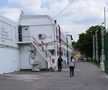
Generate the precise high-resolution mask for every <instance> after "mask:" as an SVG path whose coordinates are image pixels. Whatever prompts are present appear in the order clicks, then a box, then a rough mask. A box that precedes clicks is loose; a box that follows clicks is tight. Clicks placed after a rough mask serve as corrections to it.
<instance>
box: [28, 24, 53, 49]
mask: <svg viewBox="0 0 108 90" xmlns="http://www.w3.org/2000/svg"><path fill="white" fill-rule="evenodd" d="M29 29H30V36H33V37H35V38H36V39H37V40H39V38H38V35H39V34H44V35H45V39H43V40H42V41H43V43H48V42H51V41H54V26H53V25H47V26H30V28H29ZM39 41H40V40H39ZM47 48H48V49H54V45H53V46H52V45H48V47H47Z"/></svg>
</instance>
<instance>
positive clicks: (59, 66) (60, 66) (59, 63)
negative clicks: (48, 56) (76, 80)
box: [58, 56, 63, 71]
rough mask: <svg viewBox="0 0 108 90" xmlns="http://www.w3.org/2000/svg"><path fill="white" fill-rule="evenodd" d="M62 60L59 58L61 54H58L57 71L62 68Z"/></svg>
mask: <svg viewBox="0 0 108 90" xmlns="http://www.w3.org/2000/svg"><path fill="white" fill-rule="evenodd" d="M62 61H63V59H62V58H61V56H59V58H58V71H61V70H62Z"/></svg>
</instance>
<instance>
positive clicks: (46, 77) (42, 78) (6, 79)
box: [0, 62, 108, 90]
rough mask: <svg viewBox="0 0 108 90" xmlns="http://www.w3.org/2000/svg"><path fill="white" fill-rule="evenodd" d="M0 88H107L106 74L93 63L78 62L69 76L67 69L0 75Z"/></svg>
mask: <svg viewBox="0 0 108 90" xmlns="http://www.w3.org/2000/svg"><path fill="white" fill-rule="evenodd" d="M0 90H108V76H107V75H106V74H105V73H103V72H102V71H100V69H98V68H97V67H96V66H95V65H93V64H91V63H87V62H80V63H77V64H76V68H75V76H74V77H71V78H70V77H69V70H68V69H63V70H62V72H16V73H11V74H5V75H0Z"/></svg>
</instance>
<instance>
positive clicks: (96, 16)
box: [0, 0, 108, 40]
mask: <svg viewBox="0 0 108 90" xmlns="http://www.w3.org/2000/svg"><path fill="white" fill-rule="evenodd" d="M70 1H71V0H8V2H7V4H16V5H19V6H20V7H18V8H16V7H15V8H10V7H4V8H1V9H0V13H3V15H4V16H6V17H8V18H10V19H12V20H14V21H17V20H18V17H19V12H20V11H21V10H23V11H24V13H25V14H43V15H44V14H48V15H50V16H51V17H52V18H54V17H55V16H56V15H58V13H59V12H60V11H61V10H63V9H64V8H65V7H66V6H67V5H68V4H69V2H70ZM45 4H46V5H45ZM107 5H108V0H73V2H72V3H71V5H70V6H68V7H67V8H66V9H65V10H64V12H62V13H61V14H60V15H59V16H58V17H57V18H54V19H57V21H58V22H59V23H60V25H62V27H63V30H64V31H69V32H71V33H72V34H73V35H74V37H75V38H76V39H75V40H77V39H78V33H82V32H85V30H87V28H88V27H89V26H90V25H95V24H100V23H101V22H103V17H104V15H103V8H104V7H106V8H107V12H106V13H107V20H108V6H107ZM76 36H77V37H76Z"/></svg>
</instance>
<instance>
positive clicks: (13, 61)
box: [0, 15, 73, 74]
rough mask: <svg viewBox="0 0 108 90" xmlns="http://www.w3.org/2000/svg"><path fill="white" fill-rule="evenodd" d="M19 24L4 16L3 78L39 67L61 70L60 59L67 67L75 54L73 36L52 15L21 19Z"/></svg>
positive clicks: (0, 23) (0, 27)
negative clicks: (58, 67)
mask: <svg viewBox="0 0 108 90" xmlns="http://www.w3.org/2000/svg"><path fill="white" fill-rule="evenodd" d="M19 23H20V24H19V26H18V24H15V23H14V22H12V21H10V20H8V19H6V18H4V17H1V16H0V74H2V73H8V72H14V71H19V70H20V69H32V68H33V65H34V64H37V63H39V65H40V68H41V69H46V68H50V67H52V68H55V69H57V59H58V56H59V55H61V56H62V58H63V60H64V61H65V62H66V63H67V59H69V58H70V56H71V55H72V52H73V51H72V50H73V49H72V47H71V40H70V36H66V35H65V34H64V33H63V32H62V30H61V28H60V26H59V25H58V24H57V23H56V22H54V21H53V20H52V19H51V18H50V17H49V16H48V15H21V17H20V21H19ZM67 44H68V45H67ZM67 50H68V51H67ZM67 56H68V58H67Z"/></svg>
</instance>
